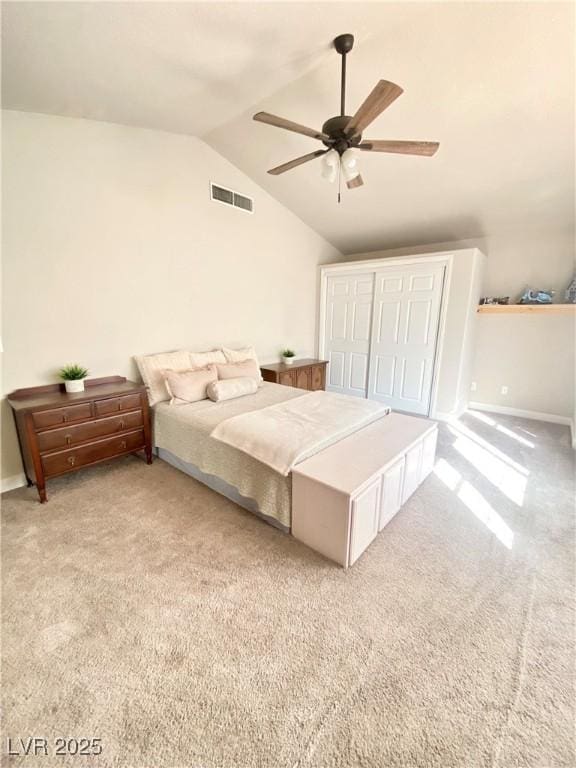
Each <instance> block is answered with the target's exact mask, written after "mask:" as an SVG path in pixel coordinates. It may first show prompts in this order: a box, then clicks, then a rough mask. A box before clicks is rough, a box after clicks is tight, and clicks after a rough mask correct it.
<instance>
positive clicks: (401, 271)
mask: <svg viewBox="0 0 576 768" xmlns="http://www.w3.org/2000/svg"><path fill="white" fill-rule="evenodd" d="M443 281H444V267H443V266H441V265H437V264H434V263H432V264H430V265H427V264H414V265H412V266H409V265H407V266H405V267H389V268H386V267H384V268H381V269H379V270H378V271H377V272H376V277H375V287H374V308H373V315H372V316H373V334H372V343H371V349H370V360H369V371H370V376H369V384H368V397H370V398H373V399H375V400H380V401H382V402H384V403H386V404H387V405H390V406H391V407H392V408H394V409H396V410H400V411H407V412H409V413H418V414H423V415H427V414H428V410H429V406H430V395H431V387H432V377H433V372H434V357H435V353H436V341H437V334H438V320H439V315H440V304H441V299H442V289H443Z"/></svg>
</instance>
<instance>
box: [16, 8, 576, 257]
mask: <svg viewBox="0 0 576 768" xmlns="http://www.w3.org/2000/svg"><path fill="white" fill-rule="evenodd" d="M2 12H3V94H2V95H3V106H4V107H6V108H10V109H22V110H29V111H36V112H47V113H52V114H60V115H69V116H75V117H85V118H91V119H96V120H106V121H110V122H118V123H125V124H128V125H138V126H144V127H149V128H158V129H162V130H167V131H174V132H178V133H189V134H193V135H196V136H201V137H202V138H204V140H206V141H207V142H208V143H209V144H211V145H212V146H213V147H214V148H215V149H216V150H218V151H219V152H220V153H221V154H223V155H224V156H226V157H227V158H228V159H230V160H231V161H232V162H233V163H234V164H235V165H237V166H238V167H240V168H241V169H242V170H244V171H245V172H246V173H247V174H248V175H249V176H251V177H252V178H254V179H255V180H256V181H257V182H259V183H260V184H261V185H262V186H263V187H265V188H266V189H267V190H268V191H269V192H271V193H272V194H273V195H274V196H275V197H276V198H277V199H279V200H280V201H281V202H283V203H284V204H285V205H287V206H288V207H289V208H291V209H292V210H293V211H294V212H295V213H296V214H297V215H299V216H300V217H301V218H302V219H303V220H305V221H306V222H308V223H309V224H310V225H311V226H312V227H313V228H314V229H316V230H317V231H318V232H320V233H321V234H322V235H324V236H325V237H326V238H327V239H328V240H330V241H331V242H332V243H334V244H335V245H336V246H337V247H338V248H340V250H342V251H343V252H346V253H351V252H359V251H365V250H371V249H377V248H383V247H395V246H400V245H412V244H417V243H423V242H440V241H446V240H451V239H460V238H467V237H475V236H481V235H484V234H491V235H494V234H498V233H501V232H503V231H507V230H510V231H514V230H518V229H519V228H520V229H524V230H525V229H529V230H534V231H543V230H547V229H558V228H562V229H566V228H568V227H573V225H574V91H573V86H574V75H575V73H574V45H573V43H574V6H573V4H572V3H569V2H566V3H551V2H542V3H539V2H525V3H509V2H494V3H490V2H470V3H455V2H431V3H414V2H406V1H404V2H402V3H387V2H368V3H360V2H320V3H309V2H307V3H295V2H293V3H280V2H237V3H219V2H198V3H192V2H190V3H170V2H162V3H156V2H127V3H124V2H87V3H83V2H73V3H70V2H39V3H33V2H9V3H4V4H3V8H2ZM348 31H349V32H352V33H354V34H355V36H356V45H355V48H354V50H353V52H352V53H351V54H350V56H349V57H348V73H349V78H348V98H347V104H348V109H347V111H348V113H350V112H353V111H354V110H355V108H356V107H357V106H358V105H359V104H360V102H361V101H362V100H363V99H364V97H365V96H366V95H367V94H368V92H369V91H370V90H371V89H372V87H373V86H374V84H375V83H376V81H377V80H378V79H380V78H385V79H388V80H392V81H394V82H396V83H398V84H399V85H401V86H402V87H403V88H404V91H405V93H404V94H403V95H402V96H401V97H400V98H399V99H398V100H397V101H396V102H395V103H394V104H393V105H392V106H391V107H390V108H389V109H388V110H387V111H386V112H385V113H384V114H383V115H381V116H380V117H379V118H378V119H377V120H376V121H375V122H374V123H373V124H372V125H371V126H370V128H369V129H367V130H366V131H365V136H366V137H371V138H382V139H386V138H389V139H421V140H437V141H440V143H441V146H440V150H439V152H438V153H437V155H436V156H435V157H433V158H421V157H408V156H402V155H385V154H375V153H372V154H368V153H362V155H361V157H360V161H361V164H362V175H363V177H364V180H365V185H364V186H363V187H361V188H359V189H356V190H354V191H351V192H348V191H346V190H345V192H344V195H343V202H342V204H341V205H340V206H338V205H337V204H336V190H335V189H334V187H333V186H330V185H329V184H328V183H327V182H326V181H324V180H322V179H321V178H320V166H319V162H318V161H313V162H311V163H308V164H306V165H303V166H300V167H299V168H296V169H294V170H293V171H290V172H288V173H286V174H283V175H281V176H278V177H272V176H270V175H268V174H267V173H266V169H267V168H270V167H272V166H274V165H278V164H279V163H281V162H284V161H286V160H290V159H292V158H295V157H298V156H299V155H302V154H305V153H307V152H310V151H311V150H313V149H315V148H316V147H317V146H318V147H321V145H317V143H316V142H315V141H314V140H313V139H309V138H306V137H303V136H297V135H295V134H291V133H287V132H285V131H281V130H278V129H275V128H272V127H270V126H266V125H262V124H259V123H255V122H253V121H252V119H251V116H252V114H253V113H254V112H256V111H259V110H263V109H264V110H267V111H269V112H273V113H276V114H279V115H281V116H283V117H287V118H289V119H292V120H294V121H297V122H301V123H304V124H305V125H309V126H311V127H314V128H319V127H320V126H321V125H322V123H323V122H324V120H326V119H327V118H328V117H330V116H332V115H334V114H337V113H338V110H339V101H338V99H339V57H338V56H337V55H336V54H335V53H334V52H333V51H332V50H331V49H330V41H331V40H332V38H333V37H334V36H335V35H336V34H339V33H342V32H348Z"/></svg>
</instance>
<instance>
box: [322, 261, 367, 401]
mask: <svg viewBox="0 0 576 768" xmlns="http://www.w3.org/2000/svg"><path fill="white" fill-rule="evenodd" d="M373 297H374V273H373V272H369V273H367V274H357V275H352V276H350V275H342V276H337V277H336V276H334V277H328V281H327V291H326V325H325V328H324V352H325V354H326V357H327V359H328V361H329V366H328V381H327V382H326V384H327V386H326V388H327V389H328V390H329V391H330V392H340V393H342V394H345V395H355V396H357V397H366V392H367V387H368V362H369V357H370V329H371V326H372V303H373Z"/></svg>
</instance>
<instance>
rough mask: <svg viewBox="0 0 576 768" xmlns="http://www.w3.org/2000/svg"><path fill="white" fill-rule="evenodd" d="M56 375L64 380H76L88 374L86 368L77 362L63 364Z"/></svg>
mask: <svg viewBox="0 0 576 768" xmlns="http://www.w3.org/2000/svg"><path fill="white" fill-rule="evenodd" d="M58 375H59V376H60V378H61V379H64V381H78V380H79V379H85V378H86V376H88V369H87V368H84V367H83V366H82V365H78V363H74V365H65V366H64V368H61V369H60V371H59V373H58Z"/></svg>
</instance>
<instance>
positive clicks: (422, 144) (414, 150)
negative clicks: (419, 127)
mask: <svg viewBox="0 0 576 768" xmlns="http://www.w3.org/2000/svg"><path fill="white" fill-rule="evenodd" d="M439 146H440V144H439V143H438V142H437V141H380V140H379V139H374V140H371V139H368V140H367V141H363V142H361V143H360V144H359V145H358V149H363V150H364V151H365V152H393V153H394V154H398V155H424V156H426V157H431V156H432V155H434V154H435V153H436V152H437V150H438V147H439Z"/></svg>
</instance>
